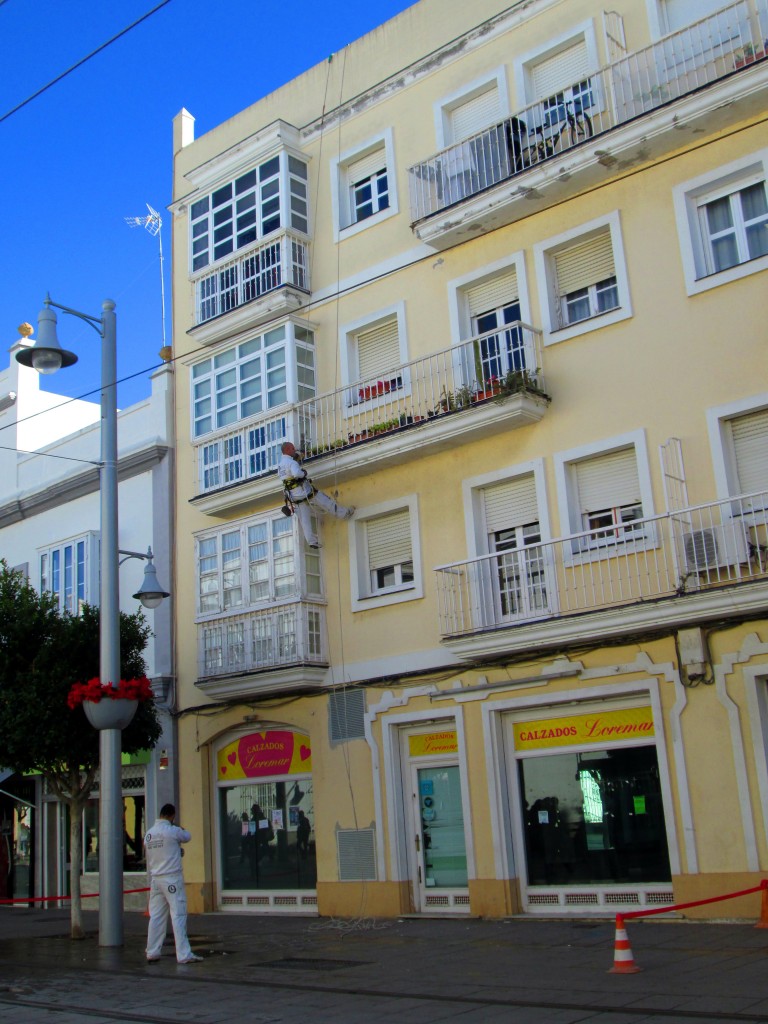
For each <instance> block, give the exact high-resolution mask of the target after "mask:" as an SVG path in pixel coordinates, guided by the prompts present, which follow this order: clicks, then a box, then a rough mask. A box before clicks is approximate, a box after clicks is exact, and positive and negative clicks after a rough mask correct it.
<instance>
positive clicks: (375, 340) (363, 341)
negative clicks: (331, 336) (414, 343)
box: [357, 317, 400, 380]
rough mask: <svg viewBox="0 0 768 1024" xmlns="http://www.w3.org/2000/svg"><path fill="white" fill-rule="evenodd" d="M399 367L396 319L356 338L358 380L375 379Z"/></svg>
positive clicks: (362, 332)
mask: <svg viewBox="0 0 768 1024" xmlns="http://www.w3.org/2000/svg"><path fill="white" fill-rule="evenodd" d="M399 365H400V340H399V337H398V333H397V318H396V317H395V318H394V319H392V320H387V322H386V323H383V324H379V325H378V326H377V327H374V328H372V329H371V330H370V331H361V333H360V334H358V336H357V368H358V373H359V375H360V380H367V379H369V378H371V377H375V376H376V375H377V374H379V373H383V372H384V371H385V370H393V369H394V368H395V367H396V366H399Z"/></svg>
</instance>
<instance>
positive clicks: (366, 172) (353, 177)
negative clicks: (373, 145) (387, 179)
mask: <svg viewBox="0 0 768 1024" xmlns="http://www.w3.org/2000/svg"><path fill="white" fill-rule="evenodd" d="M386 167H387V154H386V151H385V150H384V147H383V146H382V147H380V148H379V149H374V150H373V152H372V153H366V155H365V156H362V157H360V159H359V160H355V161H353V162H352V163H349V164H347V181H348V182H349V184H350V185H357V184H358V183H359V182H361V181H365V179H366V178H370V176H371V175H372V174H376V173H377V172H378V171H384V170H386Z"/></svg>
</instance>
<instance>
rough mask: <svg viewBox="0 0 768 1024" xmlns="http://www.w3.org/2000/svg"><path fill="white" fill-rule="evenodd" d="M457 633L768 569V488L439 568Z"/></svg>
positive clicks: (450, 623) (443, 625)
mask: <svg viewBox="0 0 768 1024" xmlns="http://www.w3.org/2000/svg"><path fill="white" fill-rule="evenodd" d="M435 571H436V574H437V588H438V598H439V614H440V632H441V634H442V636H443V637H457V636H464V635H468V634H472V633H480V632H483V631H487V630H498V629H507V628H512V627H514V626H516V625H521V624H524V623H531V622H532V621H535V620H546V619H555V618H558V617H561V616H566V615H573V614H576V613H580V612H589V611H596V610H598V609H606V608H610V607H619V606H623V605H630V604H636V603H641V602H644V601H649V600H654V599H658V598H664V597H675V596H682V595H684V594H690V593H693V592H695V591H701V590H704V589H708V588H712V587H715V586H717V585H723V584H733V583H742V582H748V581H751V580H757V579H761V578H763V579H764V578H766V577H768V492H764V493H762V494H753V495H746V496H740V497H737V498H731V499H729V500H727V501H721V502H717V503H713V504H708V505H700V506H696V507H691V508H687V509H683V510H681V511H678V512H674V513H668V514H666V515H661V516H654V517H651V518H648V519H642V520H637V521H635V522H632V523H625V524H622V526H620V527H616V528H615V529H611V530H609V529H605V530H600V531H593V532H585V533H577V534H572V535H570V536H568V537H561V538H559V539H557V540H553V541H550V542H548V543H541V544H531V545H529V546H524V547H521V548H519V549H517V550H513V551H505V552H503V553H501V552H498V553H496V554H491V555H484V556H481V557H478V558H472V559H467V560H465V561H462V562H454V563H453V564H451V565H443V566H440V567H439V568H437V569H436V570H435Z"/></svg>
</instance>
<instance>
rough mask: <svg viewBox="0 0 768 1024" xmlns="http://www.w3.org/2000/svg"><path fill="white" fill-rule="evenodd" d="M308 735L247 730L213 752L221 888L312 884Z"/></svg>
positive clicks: (314, 882)
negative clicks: (215, 762) (215, 759)
mask: <svg viewBox="0 0 768 1024" xmlns="http://www.w3.org/2000/svg"><path fill="white" fill-rule="evenodd" d="M311 772H312V751H311V748H310V742H309V737H308V736H307V735H305V734H303V733H297V732H293V731H292V730H290V729H267V730H265V731H264V732H254V733H249V734H247V735H245V736H241V737H239V738H238V739H234V740H232V741H231V742H229V743H227V745H226V746H224V747H222V748H221V749H220V750H219V751H218V755H217V771H216V774H217V788H218V791H219V792H218V804H219V850H220V884H221V888H222V890H224V891H227V890H228V891H230V892H232V891H250V890H286V889H292V890H306V889H315V888H316V885H317V860H316V856H315V830H314V827H315V805H314V800H313V796H312V774H311Z"/></svg>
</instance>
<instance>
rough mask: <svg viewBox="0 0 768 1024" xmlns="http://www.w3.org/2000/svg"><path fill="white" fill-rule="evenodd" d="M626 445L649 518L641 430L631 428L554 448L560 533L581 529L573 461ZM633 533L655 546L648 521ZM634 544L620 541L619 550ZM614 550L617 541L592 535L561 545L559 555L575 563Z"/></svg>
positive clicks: (650, 490) (645, 545)
mask: <svg viewBox="0 0 768 1024" xmlns="http://www.w3.org/2000/svg"><path fill="white" fill-rule="evenodd" d="M627 448H632V449H633V450H634V453H635V465H636V466H637V478H638V483H639V485H640V501H641V504H642V507H643V516H642V518H643V519H650V518H652V517H653V516H654V515H655V514H656V513H655V506H654V502H653V488H652V485H651V473H650V465H649V461H648V445H647V441H646V436H645V430H643V429H640V430H633V431H629V432H628V433H626V434H617V435H616V436H615V437H611V438H605V439H604V440H600V441H593V442H592V443H591V444H585V445H580V446H579V447H578V448H571V449H569V450H568V451H564V452H556V453H555V454H554V456H553V461H554V467H555V481H556V485H557V501H558V505H559V509H560V533H561V535H562V536H563V537H568V536H571V535H572V534H580V533H584V532H585V530H584V526H583V524H582V523H583V521H582V511H581V508H580V507H579V504H580V503H579V499H578V492H577V490H576V480H575V473H574V467H575V464H576V463H578V462H583V461H586V460H588V459H592V458H599V457H600V456H601V455H610V454H611V453H613V452H617V451H622V450H624V449H627ZM635 536H636V539H637V540H638V541H640V542H641V544H642V548H643V549H646V548H648V547H649V546H650V547H657V546H658V543H659V541H658V535H657V531H656V530H655V529H654V527H653V525H652V524H648V525H647V526H646V527H645V529H644V530H643V531H642V532H640V531H638V532H637V534H636V535H635ZM634 548H635V544H634V541H633V540H632V539H628V540H626V541H623V542H622V543H621V546H620V552H621V554H622V555H624V554H626V553H631V552H632V551H633V550H634ZM616 551H617V545H615V544H613V543H611V542H610V541H609V540H602V539H599V538H595V540H594V542H592V541H590V540H589V539H588V538H580V539H579V540H577V541H574V542H573V544H564V545H563V559H564V561H565V562H566V563H567V564H578V563H579V562H584V561H595V560H599V559H603V558H613V557H615V555H616Z"/></svg>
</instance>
